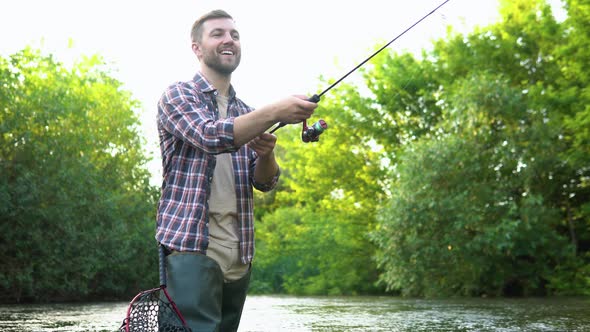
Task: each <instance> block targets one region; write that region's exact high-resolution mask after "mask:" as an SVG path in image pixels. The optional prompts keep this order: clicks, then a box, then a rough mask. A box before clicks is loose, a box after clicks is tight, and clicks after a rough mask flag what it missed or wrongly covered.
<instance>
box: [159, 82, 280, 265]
mask: <svg viewBox="0 0 590 332" xmlns="http://www.w3.org/2000/svg"><path fill="white" fill-rule="evenodd" d="M216 95H217V90H216V89H215V88H214V87H213V86H212V85H211V84H210V83H209V82H207V80H206V78H205V77H204V76H202V75H201V74H200V73H197V75H195V77H194V78H193V80H192V81H188V82H177V83H175V84H173V85H171V86H169V87H168V88H167V89H166V91H165V92H164V93H163V95H162V97H161V98H160V101H159V103H158V118H157V122H158V132H159V136H160V150H161V154H162V166H163V183H162V192H161V198H160V201H159V203H158V213H157V230H156V240H158V241H159V242H160V243H162V244H163V245H165V246H167V247H168V248H170V249H174V250H178V251H196V252H201V253H203V254H205V253H206V251H207V246H208V244H209V240H208V237H209V230H208V226H209V213H208V199H209V193H210V190H211V189H210V184H211V180H212V178H213V170H214V169H215V161H216V158H215V155H216V154H220V153H231V154H232V164H233V168H234V176H235V183H236V204H237V211H238V215H237V219H238V220H237V221H238V233H239V234H238V235H239V238H240V255H241V260H242V262H243V263H244V264H247V263H249V262H251V261H252V258H253V257H254V211H253V210H254V205H253V204H254V200H253V189H252V187H254V188H256V189H258V190H260V191H269V190H271V189H273V188H274V187H275V185H276V183H277V181H278V178H279V174H280V172H279V173H277V174H276V175H275V177H274V178H273V180H272V181H271V182H270V183H267V184H261V183H257V182H256V181H254V169H255V167H256V160H257V155H256V152H254V150H252V149H250V148H249V147H248V146H247V145H244V146H241V147H236V146H235V145H234V137H233V132H234V119H235V117H237V116H239V115H242V114H246V113H248V112H251V111H252V110H253V109H252V108H250V107H249V106H248V105H246V104H245V103H244V102H242V101H241V100H240V99H238V98H236V94H235V90H234V89H233V87H231V86H230V92H229V101H228V106H227V115H228V117H227V118H225V119H220V118H219V113H218V110H217V102H216V99H215V96H216Z"/></svg>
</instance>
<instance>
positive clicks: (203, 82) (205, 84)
mask: <svg viewBox="0 0 590 332" xmlns="http://www.w3.org/2000/svg"><path fill="white" fill-rule="evenodd" d="M193 81H194V82H195V84H196V85H197V89H199V91H201V92H203V93H211V92H215V91H217V89H216V88H215V87H214V86H213V85H211V83H209V81H208V80H207V78H206V77H205V76H203V74H202V73H201V72H197V73H196V74H195V77H194V78H193ZM235 96H236V91H235V90H234V87H233V85H231V84H230V86H229V96H228V97H229V98H228V99H232V98H233V97H235Z"/></svg>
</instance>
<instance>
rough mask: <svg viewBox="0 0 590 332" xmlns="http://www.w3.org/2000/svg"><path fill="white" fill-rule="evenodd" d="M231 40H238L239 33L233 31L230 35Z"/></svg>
mask: <svg viewBox="0 0 590 332" xmlns="http://www.w3.org/2000/svg"><path fill="white" fill-rule="evenodd" d="M231 37H232V39H233V40H240V34H239V33H234V34H232V35H231Z"/></svg>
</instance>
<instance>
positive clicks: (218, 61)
mask: <svg viewBox="0 0 590 332" xmlns="http://www.w3.org/2000/svg"><path fill="white" fill-rule="evenodd" d="M222 57H224V56H222V55H219V54H217V52H216V51H213V52H206V53H205V54H204V56H203V63H204V64H205V65H207V66H208V67H209V68H211V69H213V70H215V71H216V72H218V73H220V74H223V75H229V74H231V73H233V72H234V70H236V68H238V65H239V64H240V60H241V57H242V54H241V53H240V52H236V54H235V55H234V60H233V61H223V60H227V59H222Z"/></svg>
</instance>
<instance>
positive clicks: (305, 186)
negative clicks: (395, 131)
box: [254, 86, 385, 294]
mask: <svg viewBox="0 0 590 332" xmlns="http://www.w3.org/2000/svg"><path fill="white" fill-rule="evenodd" d="M339 91H341V93H342V94H344V93H345V92H344V91H346V92H350V94H348V95H347V98H346V99H344V98H324V99H323V100H322V101H321V102H320V108H319V109H318V111H317V112H316V114H320V115H321V117H322V118H323V119H324V120H325V121H326V122H327V123H328V129H327V130H326V131H325V132H324V133H323V134H322V135H321V136H320V142H319V143H303V142H302V141H301V138H300V133H301V126H300V125H296V126H288V127H285V128H284V129H281V131H279V132H277V136H278V137H279V148H278V150H277V158H278V159H279V164H280V165H281V168H282V169H283V174H282V179H281V187H280V188H279V189H278V190H277V191H276V193H275V195H274V196H273V197H272V199H271V200H270V201H269V202H267V204H272V206H274V207H275V209H273V210H272V212H268V213H266V214H265V215H263V216H261V217H260V218H259V219H258V221H257V243H258V245H257V248H258V250H257V253H256V257H257V258H256V261H255V264H254V268H255V270H254V273H255V274H256V278H254V280H255V285H254V289H255V290H256V289H258V290H260V291H274V292H288V293H293V294H355V293H369V292H374V291H375V290H376V289H377V288H376V287H375V285H374V284H375V281H376V280H377V271H376V268H375V264H374V262H373V261H372V259H371V256H372V255H373V253H374V250H375V248H374V245H373V244H372V243H371V242H370V241H369V239H368V238H367V234H368V232H369V231H371V230H373V229H374V227H375V213H374V211H375V209H376V207H377V206H378V205H379V204H380V202H381V201H382V200H383V198H384V195H385V194H384V192H383V190H382V188H383V185H382V183H381V179H382V178H383V167H382V164H381V153H380V151H379V148H378V146H377V145H375V144H374V141H373V140H372V139H371V138H370V137H363V136H362V132H361V131H360V130H359V128H358V123H357V122H355V121H354V120H355V119H354V117H353V116H348V115H346V114H347V113H349V110H351V109H352V108H356V107H357V106H359V107H362V108H366V107H365V106H363V103H362V102H361V99H360V96H359V95H358V93H357V92H355V91H354V89H352V88H351V87H347V86H343V87H342V89H339ZM345 102H346V103H345ZM343 108H345V110H343ZM351 112H352V110H351ZM317 120H318V119H317V118H316V119H313V121H317Z"/></svg>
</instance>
